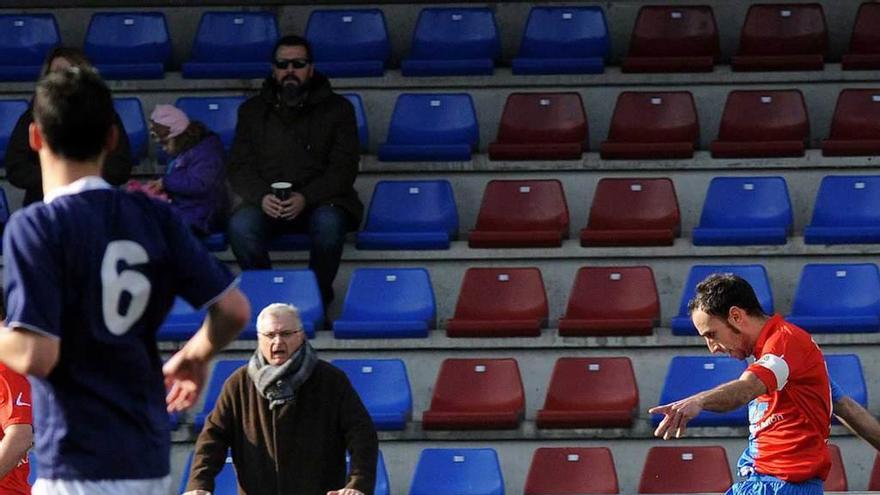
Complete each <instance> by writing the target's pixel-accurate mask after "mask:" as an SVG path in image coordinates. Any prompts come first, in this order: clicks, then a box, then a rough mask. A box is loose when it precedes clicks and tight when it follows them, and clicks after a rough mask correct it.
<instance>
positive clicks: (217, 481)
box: [179, 452, 238, 495]
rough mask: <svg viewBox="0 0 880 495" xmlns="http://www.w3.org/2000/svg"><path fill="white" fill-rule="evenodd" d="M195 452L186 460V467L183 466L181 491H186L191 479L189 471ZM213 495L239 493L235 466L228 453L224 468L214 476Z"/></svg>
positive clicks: (233, 494) (235, 494)
mask: <svg viewBox="0 0 880 495" xmlns="http://www.w3.org/2000/svg"><path fill="white" fill-rule="evenodd" d="M193 454H194V452H190V454H189V457H188V458H187V461H186V467H185V468H183V477H182V478H181V479H180V492H179V493H184V492H186V483H187V481H189V471H190V469H191V468H192V459H193ZM211 494H212V495H238V478H237V477H236V476H235V467H233V465H232V457H231V456H230V455H229V454H227V455H226V464H225V465H224V466H223V469H221V470H220V472H219V473H217V477H216V478H214V491H213V492H211Z"/></svg>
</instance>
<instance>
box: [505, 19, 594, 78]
mask: <svg viewBox="0 0 880 495" xmlns="http://www.w3.org/2000/svg"><path fill="white" fill-rule="evenodd" d="M610 47H611V42H610V41H609V38H608V24H607V23H606V22H605V14H604V13H603V12H602V9H601V8H599V7H532V10H531V12H530V13H529V19H528V21H526V29H525V32H524V33H523V37H522V43H521V44H520V47H519V55H518V56H517V57H516V58H514V59H513V63H512V68H513V73H514V74H600V73H602V72H604V71H605V57H607V56H608V52H609V50H610Z"/></svg>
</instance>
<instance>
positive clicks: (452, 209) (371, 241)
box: [357, 180, 458, 249]
mask: <svg viewBox="0 0 880 495" xmlns="http://www.w3.org/2000/svg"><path fill="white" fill-rule="evenodd" d="M457 237H458V210H457V209H456V206H455V195H454V194H453V192H452V185H451V184H450V183H449V181H448V180H420V181H385V180H383V181H379V182H378V183H376V187H375V189H373V198H372V199H371V200H370V210H369V212H368V213H367V222H366V225H365V226H364V230H362V231H360V232H358V234H357V248H358V249H449V243H450V241H452V240H453V239H455V238H457Z"/></svg>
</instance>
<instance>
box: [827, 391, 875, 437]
mask: <svg viewBox="0 0 880 495" xmlns="http://www.w3.org/2000/svg"><path fill="white" fill-rule="evenodd" d="M834 415H835V416H837V418H838V419H839V420H840V422H841V423H843V425H844V426H846V427H847V428H848V429H849V431H851V432H853V433H855V434H856V435H857V436H859V437H860V438H861V439H862V440H864V441H866V442H868V443H869V444H871V446H873V447H874V448H875V449H877V450H880V422H878V421H877V418H875V417H874V415H872V414H871V413H870V412H869V411H868V410H867V409H865V408H864V407H862V405H861V404H859V403H858V402H856V401H854V400H852V398H850V397H846V396H844V397H843V398H841V399H840V400H837V401H834Z"/></svg>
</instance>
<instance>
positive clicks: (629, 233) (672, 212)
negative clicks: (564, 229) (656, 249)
mask: <svg viewBox="0 0 880 495" xmlns="http://www.w3.org/2000/svg"><path fill="white" fill-rule="evenodd" d="M680 231H681V215H680V213H679V210H678V198H677V196H676V194H675V186H674V185H673V184H672V181H671V180H670V179H668V178H665V177H662V178H636V179H626V178H603V179H600V180H599V183H598V184H597V185H596V192H595V194H594V195H593V204H592V206H591V207H590V216H589V220H588V221H587V226H586V228H584V229H583V230H581V245H582V246H584V247H587V246H668V245H671V244H672V243H673V242H674V241H675V238H676V237H678V235H679V234H680Z"/></svg>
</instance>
